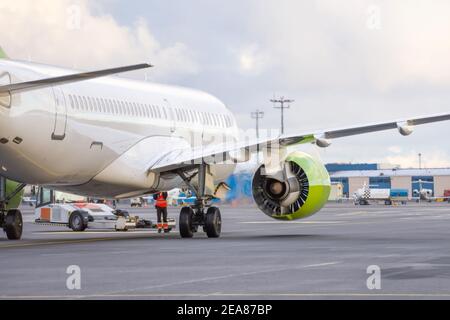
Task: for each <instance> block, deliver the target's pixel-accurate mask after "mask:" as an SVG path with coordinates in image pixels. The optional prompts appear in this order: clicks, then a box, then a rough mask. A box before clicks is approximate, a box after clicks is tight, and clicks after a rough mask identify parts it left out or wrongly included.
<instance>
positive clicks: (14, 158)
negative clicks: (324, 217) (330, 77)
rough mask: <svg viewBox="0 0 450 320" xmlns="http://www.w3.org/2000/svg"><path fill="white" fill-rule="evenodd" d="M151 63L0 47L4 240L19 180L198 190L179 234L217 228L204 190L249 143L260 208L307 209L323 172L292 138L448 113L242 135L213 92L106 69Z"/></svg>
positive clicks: (127, 189)
mask: <svg viewBox="0 0 450 320" xmlns="http://www.w3.org/2000/svg"><path fill="white" fill-rule="evenodd" d="M151 67H153V66H152V65H150V64H147V63H143V64H137V65H131V66H125V67H119V68H112V69H105V70H98V71H93V72H80V71H75V70H69V69H63V68H58V67H55V66H50V65H44V64H38V63H32V62H24V61H17V60H13V59H9V58H8V56H7V55H6V54H5V52H4V51H3V50H2V49H0V213H1V214H0V227H3V229H4V231H5V232H6V235H7V238H8V239H10V240H15V239H20V238H21V235H22V228H23V222H22V214H21V212H20V210H18V206H19V204H20V200H21V198H22V194H23V188H24V187H25V186H26V185H27V184H33V185H39V186H41V187H44V188H49V189H53V190H58V191H63V192H69V193H73V194H78V195H82V196H90V197H95V198H108V199H122V198H124V199H125V198H132V197H139V196H142V195H146V194H152V193H155V192H159V191H167V190H171V189H173V188H177V187H178V188H185V187H187V188H189V189H190V190H192V192H193V194H195V195H196V198H197V200H196V202H195V204H193V205H191V206H186V207H183V208H182V209H181V211H180V215H179V221H178V225H179V232H180V236H181V237H182V238H192V237H193V236H194V233H196V232H197V231H198V228H199V227H202V229H203V230H204V231H205V232H206V235H207V237H208V238H218V237H219V236H220V235H221V230H222V219H221V213H220V209H219V208H218V207H216V206H213V205H211V200H212V199H214V198H220V197H222V196H223V195H224V194H226V192H227V190H228V189H229V187H228V186H227V185H226V183H225V180H226V178H227V177H228V176H229V175H230V174H232V172H233V170H234V168H235V167H236V164H237V163H240V162H245V161H248V160H249V159H250V156H251V154H252V153H255V152H256V150H260V151H261V152H262V154H263V156H264V157H263V162H262V164H261V165H260V166H259V167H258V168H257V169H256V171H255V174H254V177H253V181H252V193H253V197H254V200H255V202H256V204H257V206H258V208H259V209H260V210H261V211H262V212H263V213H265V214H266V215H267V216H269V217H271V218H274V219H276V220H286V221H291V220H297V219H303V218H307V217H309V216H311V215H313V214H315V213H316V212H318V211H319V210H320V209H321V208H322V207H323V206H324V205H325V203H326V202H327V200H328V195H329V192H330V177H329V174H328V172H327V170H326V169H325V166H324V165H323V164H322V163H321V162H320V160H318V159H316V158H314V157H312V156H310V155H309V154H307V153H304V152H300V151H293V152H288V150H287V148H288V147H289V146H298V145H301V144H311V143H313V144H315V145H317V146H318V147H321V148H326V147H329V146H330V145H331V143H332V140H333V139H337V138H341V137H348V136H353V135H359V134H364V133H369V132H376V131H384V130H390V129H394V130H398V131H399V133H400V134H401V135H403V136H408V135H410V134H411V133H412V132H413V129H414V127H415V126H417V125H423V124H428V123H432V122H437V121H444V120H449V119H450V113H446V114H439V115H427V116H424V117H411V118H408V119H403V120H394V121H387V122H380V123H372V124H367V125H362V126H351V127H346V128H339V129H330V130H328V129H325V130H317V131H307V132H297V133H295V134H286V135H278V134H276V135H271V136H269V137H260V138H256V139H253V138H240V137H239V131H238V127H237V124H236V120H235V117H234V115H233V113H232V112H231V111H230V110H229V109H228V108H227V106H226V105H225V104H224V103H223V102H221V101H220V100H219V99H217V98H215V97H213V96H212V95H210V94H207V93H204V92H201V91H198V90H194V89H189V88H181V87H176V86H168V85H162V84H156V83H149V82H146V81H136V80H129V79H123V78H118V77H114V75H116V74H119V73H123V72H127V71H132V70H141V69H146V68H151ZM42 196H43V197H44V196H45V194H44V193H43V194H42ZM37 205H39V204H37ZM88 220H89V217H88V215H87V213H86V212H83V211H82V210H80V211H74V212H72V213H71V215H70V221H69V224H70V226H71V227H72V228H75V229H77V228H78V227H79V228H80V230H81V229H83V226H85V224H86V223H88Z"/></svg>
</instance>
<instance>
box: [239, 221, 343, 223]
mask: <svg viewBox="0 0 450 320" xmlns="http://www.w3.org/2000/svg"><path fill="white" fill-rule="evenodd" d="M239 223H242V224H338V223H345V221H243V222H239Z"/></svg>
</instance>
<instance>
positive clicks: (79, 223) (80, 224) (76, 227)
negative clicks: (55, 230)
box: [69, 211, 87, 231]
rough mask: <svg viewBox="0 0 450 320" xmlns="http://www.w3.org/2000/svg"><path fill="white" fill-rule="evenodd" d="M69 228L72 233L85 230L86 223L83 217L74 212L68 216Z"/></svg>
mask: <svg viewBox="0 0 450 320" xmlns="http://www.w3.org/2000/svg"><path fill="white" fill-rule="evenodd" d="M69 228H71V229H72V230H73V231H84V230H86V228H87V221H86V220H85V219H84V217H83V215H82V214H81V213H80V212H78V211H75V212H73V213H72V214H71V215H70V218H69Z"/></svg>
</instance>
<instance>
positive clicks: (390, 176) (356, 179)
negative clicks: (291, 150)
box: [326, 163, 450, 197]
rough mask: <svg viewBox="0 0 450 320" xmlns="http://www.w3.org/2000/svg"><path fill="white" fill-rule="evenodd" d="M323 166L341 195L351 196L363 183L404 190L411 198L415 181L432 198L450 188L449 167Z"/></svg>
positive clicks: (415, 186)
mask: <svg viewBox="0 0 450 320" xmlns="http://www.w3.org/2000/svg"><path fill="white" fill-rule="evenodd" d="M326 167H327V170H328V171H329V173H330V178H331V182H332V183H341V184H342V186H343V193H344V197H351V196H352V195H353V193H355V192H356V190H358V189H359V188H361V187H363V186H364V185H369V186H370V187H371V188H374V189H376V188H380V189H383V188H387V189H390V188H392V189H407V190H408V196H409V197H412V196H413V191H414V190H419V189H420V186H419V182H418V181H422V182H423V184H424V186H423V187H426V188H427V189H431V190H432V191H433V195H434V196H435V197H441V196H444V193H445V191H446V190H450V168H433V169H401V168H399V167H396V166H393V165H386V164H376V163H359V164H348V163H347V164H346V163H344V164H341V163H331V164H327V165H326Z"/></svg>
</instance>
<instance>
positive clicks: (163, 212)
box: [153, 192, 169, 233]
mask: <svg viewBox="0 0 450 320" xmlns="http://www.w3.org/2000/svg"><path fill="white" fill-rule="evenodd" d="M167 196H168V194H167V192H158V193H156V194H154V195H153V199H155V201H156V202H155V208H156V215H157V217H158V225H157V226H158V233H161V231H162V230H164V232H169V224H168V223H167ZM161 218H162V219H161Z"/></svg>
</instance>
